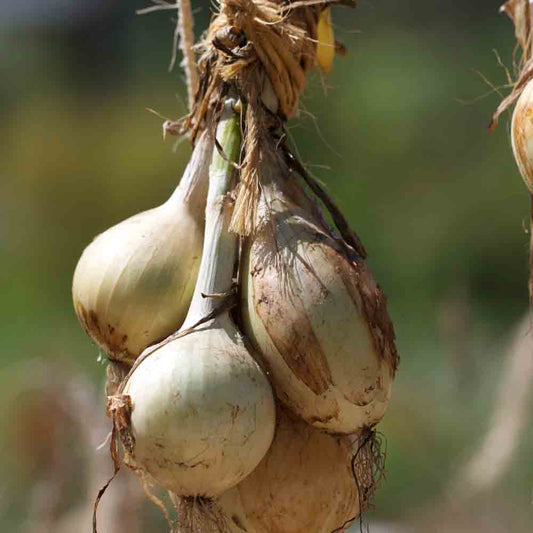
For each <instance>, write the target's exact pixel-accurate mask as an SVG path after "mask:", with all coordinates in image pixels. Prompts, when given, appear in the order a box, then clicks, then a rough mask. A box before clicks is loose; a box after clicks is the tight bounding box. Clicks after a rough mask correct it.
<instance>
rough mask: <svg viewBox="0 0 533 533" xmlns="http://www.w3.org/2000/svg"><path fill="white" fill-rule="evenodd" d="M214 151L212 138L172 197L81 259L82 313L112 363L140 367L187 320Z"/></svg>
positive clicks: (78, 291)
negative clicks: (149, 351) (144, 354)
mask: <svg viewBox="0 0 533 533" xmlns="http://www.w3.org/2000/svg"><path fill="white" fill-rule="evenodd" d="M211 153H212V141H211V140H210V139H209V137H208V136H207V135H204V136H203V137H202V138H201V139H200V140H199V141H198V143H197V146H196V147H195V150H194V152H193V157H192V159H191V162H190V163H189V166H188V168H187V170H186V173H185V175H184V178H183V179H182V182H181V183H180V185H179V186H178V188H177V189H176V191H175V192H174V194H173V195H172V196H171V197H170V198H169V200H168V201H167V202H165V203H164V204H163V205H161V206H159V207H157V208H155V209H150V210H148V211H145V212H143V213H139V214H137V215H135V216H133V217H130V218H128V219H127V220H124V221H123V222H120V223H119V224H117V225H116V226H113V227H112V228H110V229H108V230H107V231H105V232H104V233H102V234H100V235H98V236H97V237H96V238H95V239H94V241H93V242H92V243H91V244H89V246H87V248H86V249H85V250H84V252H83V254H82V256H81V258H80V260H79V262H78V265H77V267H76V271H75V273H74V280H73V285H72V294H73V301H74V308H75V310H76V314H77V316H78V319H79V321H80V323H81V324H82V325H83V327H84V329H85V330H86V332H87V333H88V334H89V335H90V336H91V337H92V338H93V340H94V341H96V343H97V344H98V345H99V346H100V347H101V348H102V349H103V350H104V351H105V352H106V354H107V355H108V356H109V358H110V359H114V360H118V361H123V362H126V363H128V364H132V363H133V362H134V361H135V359H136V358H137V356H138V355H139V354H140V353H141V352H142V351H143V350H144V349H145V348H146V347H147V346H149V345H150V344H153V343H154V342H157V341H159V340H161V339H163V338H164V337H166V336H167V335H169V334H170V333H172V332H174V331H176V330H177V329H178V328H179V327H180V326H181V324H182V322H183V320H184V318H185V315H186V313H187V309H188V306H189V303H190V301H191V298H192V295H193V291H194V285H195V282H196V276H197V274H198V269H199V266H200V259H201V255H202V243H203V231H204V214H203V210H204V207H205V195H206V190H207V172H208V164H209V160H210V155H211Z"/></svg>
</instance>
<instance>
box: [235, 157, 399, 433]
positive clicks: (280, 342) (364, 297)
mask: <svg viewBox="0 0 533 533" xmlns="http://www.w3.org/2000/svg"><path fill="white" fill-rule="evenodd" d="M290 179H294V178H291V177H290V176H287V170H286V168H284V166H283V164H282V163H281V161H279V160H274V158H271V160H270V161H269V160H266V159H265V161H263V165H262V183H263V191H264V194H265V199H264V204H265V206H266V207H265V208H264V209H265V210H268V213H269V214H268V215H267V216H268V217H269V218H268V222H267V223H266V224H265V225H264V229H263V230H261V231H259V233H258V234H257V235H256V236H254V238H252V239H248V241H247V243H246V244H245V247H244V252H243V254H244V260H243V268H242V272H243V280H242V286H243V301H242V315H243V328H244V332H245V334H246V335H247V337H249V338H250V339H251V340H252V342H253V344H254V345H255V347H256V349H257V350H258V352H259V353H260V354H261V355H262V356H263V358H264V361H265V364H266V366H267V367H268V369H269V371H270V377H271V382H272V384H273V387H274V389H275V391H276V395H277V396H278V398H279V399H280V400H281V401H282V402H283V403H284V404H285V405H286V406H288V407H289V408H290V409H291V410H292V411H293V412H294V413H296V414H298V415H299V416H301V417H302V418H303V419H305V420H306V421H307V422H308V423H310V424H312V425H314V426H317V427H320V428H323V429H325V430H327V431H330V432H333V433H353V432H355V431H358V430H360V429H362V428H363V427H365V426H369V427H371V426H373V425H375V424H377V422H379V420H380V419H381V418H382V417H383V414H384V412H385V409H386V406H387V403H388V401H389V398H390V395H391V387H392V382H393V378H394V373H395V369H396V364H397V354H396V348H395V346H394V333H393V330H392V324H391V322H390V320H389V317H388V314H387V311H386V306H385V299H384V296H383V294H382V293H381V291H380V289H379V287H378V286H377V285H376V283H375V281H374V279H373V277H372V274H371V273H370V271H369V270H368V268H367V266H366V264H365V261H364V260H363V259H362V258H359V259H358V260H357V262H353V261H351V260H349V259H348V258H347V256H346V254H345V253H344V251H343V249H342V248H341V246H340V245H339V242H338V241H336V240H335V239H334V238H333V237H332V236H331V234H330V233H329V230H328V229H327V228H326V227H325V226H324V225H323V224H322V223H321V221H320V220H318V219H316V218H315V217H313V214H312V210H311V209H308V208H307V209H305V210H304V209H302V208H301V207H299V205H297V204H296V203H295V201H294V200H293V199H292V198H291V197H290V196H289V195H288V194H286V193H285V190H286V189H287V188H288V185H283V181H284V180H285V181H287V183H289V181H288V180H290ZM296 194H297V195H298V193H296ZM300 196H302V195H301V194H300Z"/></svg>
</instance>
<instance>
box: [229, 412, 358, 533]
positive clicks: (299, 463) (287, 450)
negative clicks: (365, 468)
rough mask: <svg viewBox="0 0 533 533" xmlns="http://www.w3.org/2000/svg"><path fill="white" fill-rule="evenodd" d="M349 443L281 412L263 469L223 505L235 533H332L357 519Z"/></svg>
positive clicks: (355, 488)
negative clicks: (351, 520) (349, 521)
mask: <svg viewBox="0 0 533 533" xmlns="http://www.w3.org/2000/svg"><path fill="white" fill-rule="evenodd" d="M351 458H352V442H351V439H350V437H334V436H332V435H328V434H327V433H324V432H323V431H320V430H318V429H316V428H313V427H312V426H309V425H308V424H306V423H305V422H304V421H302V420H299V419H296V418H294V417H293V416H291V415H290V414H288V412H287V411H285V410H284V409H279V410H278V423H277V427H276V434H275V436H274V441H273V443H272V446H271V448H270V450H269V451H268V453H267V455H266V456H265V458H264V459H263V460H262V461H261V463H259V466H258V467H257V468H256V469H255V470H254V471H253V472H252V473H251V474H250V475H249V476H248V477H247V478H245V479H244V480H243V481H241V482H240V483H239V484H238V485H237V486H236V487H234V488H233V489H231V490H229V491H227V492H226V493H224V494H223V495H222V496H221V497H220V499H219V503H220V505H221V507H222V509H223V510H224V512H225V514H226V516H227V522H228V524H229V525H230V529H231V531H232V533H244V532H247V533H272V532H276V533H311V532H312V533H331V532H332V531H333V530H336V529H337V528H340V527H341V526H342V525H343V524H344V523H345V522H347V521H348V520H350V519H351V518H353V517H355V516H356V515H357V514H358V513H359V498H358V494H357V486H356V482H355V480H354V478H353V475H352V471H351Z"/></svg>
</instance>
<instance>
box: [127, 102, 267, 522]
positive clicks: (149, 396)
mask: <svg viewBox="0 0 533 533" xmlns="http://www.w3.org/2000/svg"><path fill="white" fill-rule="evenodd" d="M229 105H230V104H227V108H226V109H225V111H224V115H223V118H222V120H221V122H220V123H219V126H218V129H217V137H218V140H219V142H220V144H221V145H222V146H223V147H224V151H225V153H226V154H228V156H229V157H233V160H235V159H237V158H238V154H239V150H240V133H239V123H238V120H237V118H236V117H235V115H234V112H233V110H232V108H231V107H229ZM232 168H233V167H232V166H231V165H230V164H228V163H227V161H226V160H225V159H223V158H222V157H221V156H220V155H219V154H218V152H216V153H215V156H214V158H213V163H212V165H211V169H210V173H209V176H210V184H209V195H208V200H207V210H206V230H205V244H204V250H203V256H202V263H201V266H200V271H199V275H198V282H197V285H196V289H195V293H194V297H193V300H192V303H191V307H190V310H189V313H188V315H187V318H186V320H185V323H184V325H183V327H182V331H185V330H187V329H188V328H191V327H192V326H194V325H195V324H196V323H197V322H198V321H199V320H200V319H202V318H205V317H206V316H208V315H209V314H210V313H212V312H213V311H214V310H215V309H216V308H217V307H218V306H219V305H220V304H221V301H223V300H221V299H220V298H212V297H207V298H205V297H203V296H202V295H203V294H215V293H219V294H222V293H225V292H227V291H229V290H230V289H231V286H232V277H233V272H234V265H235V260H236V245H237V240H236V237H235V236H234V235H231V234H229V233H228V231H227V229H228V225H229V219H230V216H231V209H230V207H229V205H228V201H227V192H228V190H229V181H230V178H231V175H232ZM150 350H153V348H149V349H148V352H149V351H150ZM148 352H147V353H148ZM142 357H143V358H144V355H143V356H142ZM139 362H140V363H139V364H138V366H137V367H136V368H134V371H133V372H132V374H131V376H130V378H129V380H128V381H127V384H126V386H125V388H124V394H127V395H129V397H130V398H131V402H132V413H131V430H132V434H133V437H134V447H133V450H132V451H131V453H132V462H133V465H134V466H135V467H137V468H140V469H141V470H142V471H144V472H146V473H148V474H149V475H150V476H151V477H152V478H153V480H155V482H156V483H157V484H158V485H160V486H162V487H164V488H166V489H167V490H169V491H171V492H173V493H174V494H175V495H177V496H184V497H187V496H190V497H212V496H215V495H218V494H221V493H222V492H224V491H225V490H227V489H228V488H230V487H232V486H234V485H236V484H237V483H238V482H239V481H241V480H242V479H243V478H244V477H245V476H247V475H248V474H249V473H250V472H251V471H252V470H253V469H254V468H255V467H256V466H257V464H258V463H259V462H260V461H261V459H262V458H263V457H264V455H265V454H266V452H267V450H268V448H269V446H270V444H271V442H272V438H273V435H274V426H275V406H274V399H273V394H272V389H271V387H270V384H269V382H268V380H267V378H266V375H265V373H264V372H263V371H262V369H261V368H260V367H259V365H258V364H257V363H256V361H255V360H254V358H253V357H252V355H251V354H250V352H249V351H248V350H247V348H246V347H245V345H244V342H243V338H242V337H241V335H240V333H239V332H238V331H237V328H236V327H235V325H234V324H233V323H232V321H231V319H230V317H229V315H228V311H227V310H226V311H224V312H222V313H221V314H218V315H217V316H216V317H215V318H213V319H211V320H208V321H207V322H205V323H203V324H202V325H200V326H198V327H196V328H194V330H193V332H192V333H189V334H187V335H185V336H182V337H179V336H178V338H174V340H169V342H167V343H163V345H162V346H161V347H159V348H156V349H155V351H153V352H152V353H151V354H150V355H148V356H147V357H146V358H144V360H143V359H139ZM192 501H194V499H193V500H192ZM197 530H199V531H205V530H202V527H201V526H199V527H198V528H197Z"/></svg>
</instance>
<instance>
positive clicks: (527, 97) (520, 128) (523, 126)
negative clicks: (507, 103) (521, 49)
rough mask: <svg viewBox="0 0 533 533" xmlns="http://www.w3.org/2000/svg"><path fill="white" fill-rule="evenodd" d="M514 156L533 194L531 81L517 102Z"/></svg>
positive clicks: (512, 136) (515, 109)
mask: <svg viewBox="0 0 533 533" xmlns="http://www.w3.org/2000/svg"><path fill="white" fill-rule="evenodd" d="M511 144H512V146H513V154H514V158H515V161H516V164H517V165H518V169H519V170H520V174H522V178H523V179H524V182H525V184H526V187H527V188H528V189H529V192H530V193H531V194H533V82H531V81H529V82H528V83H527V85H526V86H525V87H524V89H523V91H522V94H521V95H520V98H518V101H517V102H516V106H515V108H514V111H513V120H512V123H511Z"/></svg>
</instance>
